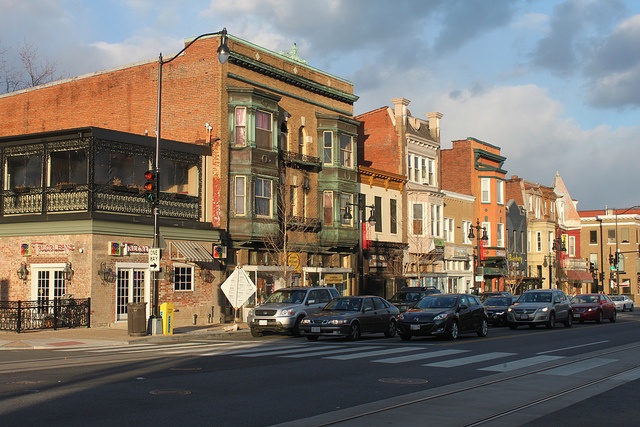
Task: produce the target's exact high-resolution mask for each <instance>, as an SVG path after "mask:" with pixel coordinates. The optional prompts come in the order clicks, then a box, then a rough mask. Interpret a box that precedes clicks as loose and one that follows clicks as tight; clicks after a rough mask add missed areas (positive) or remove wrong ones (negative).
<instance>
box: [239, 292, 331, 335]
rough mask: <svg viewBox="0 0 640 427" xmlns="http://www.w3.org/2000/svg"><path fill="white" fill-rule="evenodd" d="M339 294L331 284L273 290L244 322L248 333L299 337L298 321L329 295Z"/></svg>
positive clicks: (315, 310) (250, 312)
mask: <svg viewBox="0 0 640 427" xmlns="http://www.w3.org/2000/svg"><path fill="white" fill-rule="evenodd" d="M338 296H340V293H339V292H338V291H337V289H336V288H334V287H329V286H327V287H324V286H322V287H304V286H296V287H290V288H282V289H278V290H276V291H275V292H273V293H272V294H271V295H269V297H268V298H267V299H266V300H265V301H264V303H263V304H261V305H259V306H257V307H256V308H253V309H251V310H250V311H249V315H248V316H247V323H248V324H249V328H250V329H251V335H253V336H254V337H260V336H262V334H263V333H264V332H291V333H293V335H295V336H300V322H301V321H302V319H304V318H305V317H306V316H309V315H311V314H314V313H317V312H318V311H320V310H322V308H323V307H324V306H325V305H327V303H328V302H329V301H331V300H332V299H333V298H336V297H338Z"/></svg>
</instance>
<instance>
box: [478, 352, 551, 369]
mask: <svg viewBox="0 0 640 427" xmlns="http://www.w3.org/2000/svg"><path fill="white" fill-rule="evenodd" d="M558 359H563V356H534V357H529V358H527V359H520V360H514V361H512V362H506V363H501V364H499V365H493V366H487V367H486V368H480V369H478V370H479V371H491V372H508V371H513V370H516V369H520V368H526V367H529V366H533V365H539V364H540V363H546V362H551V361H553V360H558Z"/></svg>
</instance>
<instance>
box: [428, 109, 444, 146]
mask: <svg viewBox="0 0 640 427" xmlns="http://www.w3.org/2000/svg"><path fill="white" fill-rule="evenodd" d="M442 116H443V114H442V113H439V112H437V111H435V112H431V113H427V118H428V119H429V132H431V136H432V137H433V139H435V140H436V141H437V142H438V143H440V119H441V118H442Z"/></svg>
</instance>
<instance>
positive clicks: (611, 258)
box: [609, 254, 614, 265]
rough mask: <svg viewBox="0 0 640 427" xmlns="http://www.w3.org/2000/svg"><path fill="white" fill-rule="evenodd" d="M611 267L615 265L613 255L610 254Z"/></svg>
mask: <svg viewBox="0 0 640 427" xmlns="http://www.w3.org/2000/svg"><path fill="white" fill-rule="evenodd" d="M609 265H614V261H613V254H609Z"/></svg>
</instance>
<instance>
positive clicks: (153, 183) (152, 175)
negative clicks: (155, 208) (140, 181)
mask: <svg viewBox="0 0 640 427" xmlns="http://www.w3.org/2000/svg"><path fill="white" fill-rule="evenodd" d="M144 179H145V180H146V182H145V183H144V187H143V188H144V197H145V198H146V199H147V200H148V201H150V202H154V201H155V200H156V190H157V188H158V187H157V186H158V179H157V175H156V171H154V170H148V171H146V172H145V173H144Z"/></svg>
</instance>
